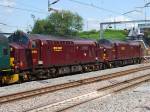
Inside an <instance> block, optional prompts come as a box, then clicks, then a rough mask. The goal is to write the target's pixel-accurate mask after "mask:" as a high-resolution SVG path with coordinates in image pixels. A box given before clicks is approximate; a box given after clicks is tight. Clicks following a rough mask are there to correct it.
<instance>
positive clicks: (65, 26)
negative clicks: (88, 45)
mask: <svg viewBox="0 0 150 112" xmlns="http://www.w3.org/2000/svg"><path fill="white" fill-rule="evenodd" d="M82 26H83V19H82V17H80V16H79V15H78V14H77V13H72V12H70V11H61V12H54V13H52V14H51V15H49V16H48V17H47V18H46V19H43V20H37V21H36V22H35V24H34V27H33V30H32V33H39V34H52V35H60V36H66V35H73V36H75V35H77V33H78V32H79V31H82Z"/></svg>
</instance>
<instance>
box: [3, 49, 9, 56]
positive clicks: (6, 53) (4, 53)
mask: <svg viewBox="0 0 150 112" xmlns="http://www.w3.org/2000/svg"><path fill="white" fill-rule="evenodd" d="M3 55H4V56H7V55H8V49H6V48H4V49H3Z"/></svg>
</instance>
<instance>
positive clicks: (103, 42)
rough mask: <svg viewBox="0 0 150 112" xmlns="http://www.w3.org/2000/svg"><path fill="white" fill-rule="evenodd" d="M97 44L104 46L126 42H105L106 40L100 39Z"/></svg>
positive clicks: (124, 42)
mask: <svg viewBox="0 0 150 112" xmlns="http://www.w3.org/2000/svg"><path fill="white" fill-rule="evenodd" d="M98 43H99V44H104V45H113V44H128V42H127V41H119V40H107V39H101V40H99V41H98Z"/></svg>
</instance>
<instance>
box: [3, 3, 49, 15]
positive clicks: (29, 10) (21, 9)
mask: <svg viewBox="0 0 150 112" xmlns="http://www.w3.org/2000/svg"><path fill="white" fill-rule="evenodd" d="M0 7H6V8H11V9H16V10H20V11H26V12H35V13H40V14H49V13H48V12H46V11H38V10H32V9H26V8H20V7H14V6H9V5H3V4H0Z"/></svg>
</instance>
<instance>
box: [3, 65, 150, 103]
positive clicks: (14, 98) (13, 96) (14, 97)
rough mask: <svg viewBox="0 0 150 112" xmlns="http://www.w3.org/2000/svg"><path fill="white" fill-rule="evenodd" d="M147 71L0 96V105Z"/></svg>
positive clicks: (139, 69) (144, 68) (118, 74)
mask: <svg viewBox="0 0 150 112" xmlns="http://www.w3.org/2000/svg"><path fill="white" fill-rule="evenodd" d="M147 69H150V66H146V67H141V68H134V69H129V70H126V71H121V72H116V73H112V74H106V75H103V76H97V77H92V78H87V79H82V80H78V81H72V82H69V83H64V84H58V85H54V86H46V87H43V88H38V89H33V90H29V91H24V92H20V93H14V94H10V95H6V96H1V97H0V104H3V103H7V102H11V101H18V100H23V99H25V98H30V97H34V96H37V95H42V94H46V93H49V92H54V91H57V90H62V89H67V88H71V87H76V86H81V85H85V84H90V83H94V82H98V81H102V80H108V79H113V78H116V77H121V76H125V75H129V74H131V73H135V72H139V71H143V70H147Z"/></svg>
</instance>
